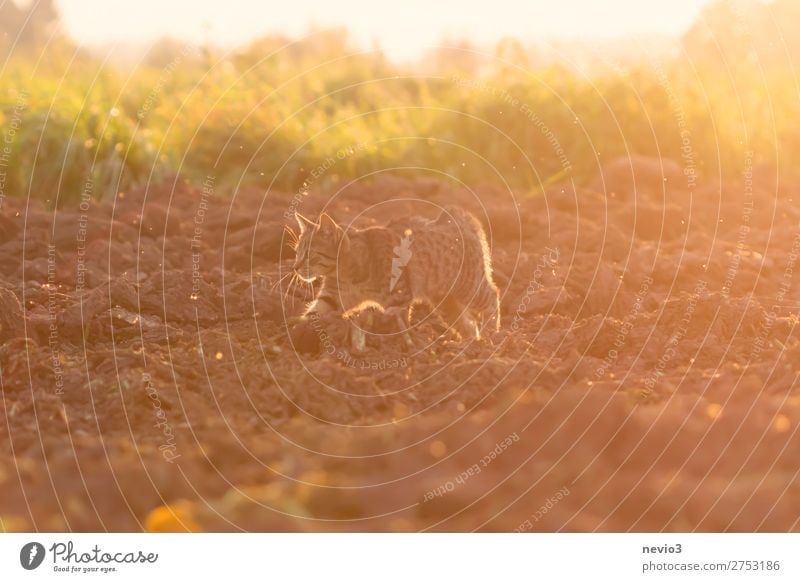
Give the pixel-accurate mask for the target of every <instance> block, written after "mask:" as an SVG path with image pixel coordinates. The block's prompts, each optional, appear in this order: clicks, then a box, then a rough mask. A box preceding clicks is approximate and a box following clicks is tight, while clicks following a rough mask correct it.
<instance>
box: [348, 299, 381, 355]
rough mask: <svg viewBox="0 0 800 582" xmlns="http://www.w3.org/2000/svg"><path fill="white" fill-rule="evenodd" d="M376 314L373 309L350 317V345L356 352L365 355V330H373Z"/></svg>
mask: <svg viewBox="0 0 800 582" xmlns="http://www.w3.org/2000/svg"><path fill="white" fill-rule="evenodd" d="M374 316H375V314H374V313H373V311H372V310H371V309H369V310H366V311H361V312H359V313H357V314H355V315H353V316H352V317H350V345H351V347H352V349H353V351H354V352H357V353H364V352H365V351H366V349H367V335H366V333H364V328H365V327H366V328H370V329H371V328H372V324H373V322H374Z"/></svg>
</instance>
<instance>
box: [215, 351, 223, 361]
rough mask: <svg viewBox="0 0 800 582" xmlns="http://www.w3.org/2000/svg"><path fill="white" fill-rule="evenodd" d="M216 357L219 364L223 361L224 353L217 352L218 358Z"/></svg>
mask: <svg viewBox="0 0 800 582" xmlns="http://www.w3.org/2000/svg"><path fill="white" fill-rule="evenodd" d="M214 357H215V358H217V361H218V362H219V361H220V360H221V359H222V357H223V356H222V352H217V355H216V356H214Z"/></svg>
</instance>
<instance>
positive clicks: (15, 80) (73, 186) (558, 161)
mask: <svg viewBox="0 0 800 582" xmlns="http://www.w3.org/2000/svg"><path fill="white" fill-rule="evenodd" d="M282 44H284V42H282V41H280V40H278V39H272V40H265V41H262V42H260V43H257V44H255V45H253V46H252V47H250V48H249V49H247V50H243V51H240V52H239V53H236V54H233V55H229V56H224V57H223V56H222V55H215V54H214V53H213V52H212V51H210V50H208V49H203V50H185V49H182V48H181V47H178V46H173V47H172V48H170V49H165V48H164V47H163V46H162V47H160V49H159V51H158V53H156V52H153V53H151V54H150V55H148V59H147V60H146V61H145V63H144V64H141V65H139V66H137V67H136V68H133V69H130V68H116V67H115V66H113V65H110V64H108V63H103V62H101V61H99V60H97V59H96V58H93V57H91V56H88V55H87V54H85V53H82V52H76V51H75V49H73V48H72V47H71V46H70V45H68V44H66V43H62V44H59V45H56V46H54V47H51V48H49V49H48V51H47V53H46V54H44V55H38V54H37V55H35V56H31V55H29V56H24V55H18V56H12V57H11V58H10V59H9V61H7V62H6V64H5V67H4V68H3V69H2V70H1V71H0V125H1V126H2V128H3V138H4V141H8V142H9V143H8V144H7V145H8V147H9V148H10V150H11V155H10V159H9V160H7V163H6V172H7V174H8V175H7V180H6V187H5V188H6V191H5V192H4V193H5V194H8V195H12V196H28V195H30V196H32V197H36V198H41V199H43V200H46V201H47V202H48V203H49V204H56V203H58V204H60V205H65V204H66V205H69V204H74V203H75V202H76V201H77V200H79V198H80V195H81V192H83V191H88V190H90V191H91V194H92V195H93V196H95V197H97V198H103V197H109V196H113V195H114V194H115V193H116V192H117V191H124V190H126V189H130V188H135V187H138V186H141V185H144V184H147V183H148V182H151V181H157V180H159V179H161V178H163V177H165V176H170V175H174V174H175V173H180V174H182V175H184V176H186V177H188V178H189V179H191V180H194V181H196V182H202V180H204V179H205V177H206V176H209V175H213V176H214V177H215V180H216V183H217V184H218V185H219V187H218V189H219V190H220V191H223V190H227V191H231V190H232V189H233V188H234V187H235V186H237V185H248V186H256V187H262V188H266V187H272V188H277V189H282V190H291V191H296V190H298V189H300V188H302V187H303V184H304V183H307V184H310V185H311V186H312V187H313V188H317V189H319V190H322V191H323V192H326V191H330V190H331V189H332V188H335V187H337V186H338V185H340V184H341V183H342V182H343V181H345V180H348V179H352V178H356V177H359V176H363V175H365V174H369V173H372V172H377V171H383V170H387V169H388V170H390V171H393V172H396V173H402V174H404V175H411V174H420V175H440V176H441V175H442V174H444V175H448V176H451V177H452V178H453V179H455V180H460V181H463V182H465V183H467V184H471V185H479V184H487V183H488V184H494V185H496V186H499V187H501V188H505V187H506V186H507V187H510V188H512V189H514V190H515V191H518V192H524V193H526V192H535V191H537V190H538V189H540V188H542V187H543V186H544V185H547V184H548V183H551V182H553V181H555V180H559V179H564V178H572V179H574V180H576V182H578V183H581V182H586V181H588V180H590V179H591V177H592V176H593V175H594V174H595V172H596V171H597V168H598V165H599V164H602V163H603V162H604V161H607V160H609V159H612V158H613V157H615V156H618V155H624V154H626V153H628V152H634V153H641V154H650V155H661V156H665V157H668V158H673V159H675V160H677V161H679V163H680V162H681V154H682V146H683V147H684V150H683V151H684V152H685V151H686V143H687V142H686V139H687V136H688V140H689V144H690V150H691V154H692V155H693V156H695V164H696V166H697V167H698V168H699V170H700V172H702V173H703V174H705V175H711V176H715V175H717V174H718V173H719V172H722V173H723V175H725V176H728V177H729V178H730V179H736V178H737V176H739V175H740V174H741V172H742V170H743V165H744V159H745V155H746V154H745V152H747V151H753V152H754V162H756V163H759V162H763V163H783V162H785V161H786V160H785V158H787V156H786V155H783V156H779V155H778V154H779V152H788V151H794V148H795V146H796V145H797V144H798V142H800V130H798V129H797V124H796V122H795V121H796V119H798V113H800V112H798V99H797V87H796V86H795V85H794V82H793V80H792V78H791V76H790V75H788V74H781V73H780V71H777V72H776V71H775V70H772V72H769V73H762V72H761V71H760V69H759V68H757V67H755V66H751V67H747V66H741V67H737V68H736V70H730V69H727V70H726V69H720V68H719V67H718V66H717V65H715V64H714V62H711V61H709V62H707V63H703V62H698V61H697V60H696V59H694V60H691V61H689V60H687V59H682V58H680V57H676V58H675V60H674V61H672V62H665V63H663V64H662V65H660V66H659V67H654V66H653V65H652V63H646V62H643V63H642V64H641V65H640V66H638V67H632V68H630V70H629V71H628V72H627V73H622V72H613V71H610V70H608V69H606V70H604V71H602V72H597V73H594V74H593V75H592V76H587V75H582V74H580V73H578V72H576V71H575V70H569V69H567V68H565V67H559V66H549V67H546V68H540V69H535V70H522V69H518V68H515V67H512V66H509V65H508V64H505V63H500V62H499V61H497V60H495V59H480V60H479V61H478V63H479V64H480V73H476V72H474V71H473V72H470V71H469V70H468V69H467V70H465V69H464V64H463V62H460V61H454V62H453V63H450V64H448V63H447V62H445V63H444V64H442V63H441V62H437V66H436V67H432V68H433V69H435V71H434V72H429V73H426V74H423V73H419V72H414V73H410V72H409V71H407V70H405V69H403V68H400V67H396V66H394V65H392V64H390V63H388V62H387V61H386V60H385V59H384V58H383V57H382V56H381V55H379V54H376V53H358V52H357V51H354V50H353V49H351V48H350V47H349V46H348V45H347V42H346V38H345V36H344V35H343V34H342V33H339V32H335V31H334V32H327V33H321V34H318V35H316V36H312V37H310V39H308V40H306V41H304V42H297V43H292V44H290V45H288V46H284V47H283V48H281V46H282ZM40 57H41V58H40ZM20 103H22V105H23V109H21V110H18V111H17V113H16V114H15V112H14V109H15V107H16V106H18V105H19V104H20ZM20 111H21V114H20ZM681 124H682V125H681ZM12 128H13V130H14V131H13V135H11V134H12ZM682 131H683V133H682ZM4 145H6V144H4ZM342 152H344V153H342ZM331 161H332V162H333V163H331ZM320 166H321V167H323V168H324V171H322V172H321V173H319V175H317V176H313V175H312V171H313V170H314V168H317V167H320ZM782 170H786V171H791V170H792V168H789V167H785V168H782ZM315 173H316V172H315ZM87 184H88V187H87Z"/></svg>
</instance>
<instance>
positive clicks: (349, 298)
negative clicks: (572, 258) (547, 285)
mask: <svg viewBox="0 0 800 582" xmlns="http://www.w3.org/2000/svg"><path fill="white" fill-rule="evenodd" d="M295 219H296V220H297V223H298V225H299V227H300V234H299V236H297V237H296V240H295V245H294V246H295V250H296V253H297V255H296V260H295V263H294V267H293V269H294V273H295V274H296V276H298V277H299V278H300V279H302V280H303V281H305V282H307V283H310V282H313V281H314V280H316V279H319V278H321V282H322V284H321V287H320V289H319V292H318V293H317V295H316V298H315V299H314V301H313V302H312V303H311V304H310V305H309V306H308V308H307V309H306V311H305V315H304V317H309V316H319V315H322V314H324V313H327V312H331V311H334V312H338V313H341V314H342V316H343V317H344V318H346V319H350V320H351V321H353V335H351V338H352V339H353V344H354V347H355V348H356V349H363V345H364V337H363V332H360V329H361V328H360V327H358V326H357V325H355V317H356V316H358V315H359V314H360V313H362V312H364V311H365V310H367V309H369V308H375V309H377V310H378V311H380V312H384V313H387V314H393V315H395V316H396V319H397V322H398V324H399V325H400V327H401V329H402V330H403V331H406V330H407V327H408V324H409V318H410V316H411V313H412V310H413V308H414V305H415V304H417V303H420V302H425V303H427V304H429V305H430V306H431V307H432V309H433V312H434V313H436V314H437V315H439V316H440V317H441V318H442V319H443V320H444V322H445V323H446V324H447V325H448V326H449V327H450V328H451V329H455V330H456V331H457V332H458V335H459V336H460V337H461V338H464V339H473V338H474V339H480V338H481V329H482V328H487V327H488V328H489V329H491V330H494V331H497V330H499V328H500V309H499V293H498V290H497V286H496V285H495V284H494V282H493V281H492V265H491V255H490V252H489V245H488V243H487V241H486V235H485V233H484V231H483V227H482V226H481V224H480V223H479V222H478V221H477V219H475V217H474V216H472V215H471V214H469V213H468V212H466V211H464V210H462V209H460V208H455V207H448V208H445V209H444V210H443V211H442V213H441V214H440V215H439V217H438V218H437V219H436V220H427V219H423V218H419V217H410V218H405V219H401V220H395V221H393V222H391V223H389V224H388V225H386V226H375V227H369V228H363V229H356V228H352V227H348V228H347V229H346V230H345V229H344V228H342V226H340V225H339V224H337V223H336V221H335V220H334V219H333V218H331V217H330V216H329V215H328V214H325V213H323V214H321V215H320V217H319V221H318V222H313V221H311V220H309V219H307V218H305V217H303V216H301V215H300V214H297V213H295Z"/></svg>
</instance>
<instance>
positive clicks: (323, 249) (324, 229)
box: [293, 212, 349, 281]
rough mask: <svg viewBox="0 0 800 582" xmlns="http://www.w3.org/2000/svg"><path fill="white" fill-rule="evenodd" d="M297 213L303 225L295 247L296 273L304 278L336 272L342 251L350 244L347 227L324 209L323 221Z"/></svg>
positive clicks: (313, 277)
mask: <svg viewBox="0 0 800 582" xmlns="http://www.w3.org/2000/svg"><path fill="white" fill-rule="evenodd" d="M294 217H295V220H296V221H297V224H298V226H299V227H300V234H299V236H298V237H297V244H296V247H295V251H296V252H297V257H296V259H295V261H294V266H293V268H294V271H295V273H297V274H298V275H299V276H300V278H301V279H303V280H304V281H313V280H314V279H316V278H317V277H327V276H330V275H333V274H335V273H336V270H337V264H338V262H339V261H340V260H341V257H342V252H343V251H346V250H347V248H348V247H349V240H348V238H347V234H346V233H345V232H344V229H343V228H342V227H341V226H339V225H338V224H336V221H335V220H333V218H331V217H330V216H329V215H328V214H325V213H324V212H323V213H322V214H321V215H320V217H319V222H313V221H311V220H309V219H308V218H306V217H304V216H302V215H301V214H298V213H296V212H295V214H294Z"/></svg>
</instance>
